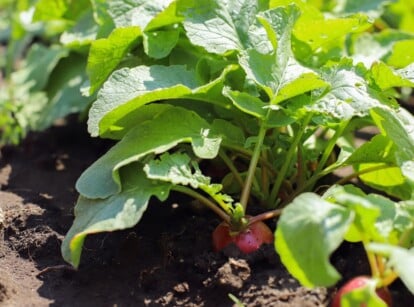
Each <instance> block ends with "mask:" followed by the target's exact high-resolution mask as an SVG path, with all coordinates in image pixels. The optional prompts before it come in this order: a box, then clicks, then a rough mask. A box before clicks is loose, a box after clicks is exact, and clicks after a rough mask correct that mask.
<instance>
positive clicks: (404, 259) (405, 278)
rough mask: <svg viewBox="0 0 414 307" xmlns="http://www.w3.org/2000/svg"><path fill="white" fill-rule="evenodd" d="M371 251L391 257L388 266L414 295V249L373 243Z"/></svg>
mask: <svg viewBox="0 0 414 307" xmlns="http://www.w3.org/2000/svg"><path fill="white" fill-rule="evenodd" d="M368 248H369V250H370V251H373V252H375V253H378V254H382V255H385V256H387V257H389V261H388V264H389V265H390V266H391V267H392V269H393V270H394V271H395V272H396V273H397V274H398V276H399V277H400V279H401V280H402V282H403V283H404V284H405V286H406V287H407V288H408V289H409V290H410V292H411V293H413V294H414V248H410V249H405V248H402V247H398V246H393V245H385V244H378V243H371V244H370V245H369V246H368Z"/></svg>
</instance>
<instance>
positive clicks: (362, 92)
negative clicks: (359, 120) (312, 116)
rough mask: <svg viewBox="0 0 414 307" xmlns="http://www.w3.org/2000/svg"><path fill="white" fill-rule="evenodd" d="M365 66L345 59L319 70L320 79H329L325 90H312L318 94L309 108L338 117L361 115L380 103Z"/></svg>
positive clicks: (344, 118) (345, 117) (314, 94)
mask: <svg viewBox="0 0 414 307" xmlns="http://www.w3.org/2000/svg"><path fill="white" fill-rule="evenodd" d="M365 74H366V72H365V70H364V69H363V68H362V67H360V66H354V65H353V64H352V61H350V60H347V59H344V60H342V61H341V62H340V63H339V64H337V65H333V66H332V67H326V68H324V69H323V70H322V76H323V79H324V80H326V81H327V82H329V83H330V85H331V87H330V88H329V89H328V90H319V91H314V92H313V93H312V95H313V96H314V97H318V98H316V99H315V103H314V104H313V105H311V106H309V107H307V108H308V110H312V111H315V112H318V113H321V114H325V115H328V116H332V117H334V118H337V119H340V120H347V119H350V118H352V117H355V116H358V117H363V116H367V115H368V114H369V111H370V110H371V109H372V108H374V107H379V106H382V105H383V103H382V102H381V100H380V95H379V94H378V93H377V92H375V91H374V90H373V89H371V88H370V87H369V84H368V83H367V81H366V79H365V78H366V77H365Z"/></svg>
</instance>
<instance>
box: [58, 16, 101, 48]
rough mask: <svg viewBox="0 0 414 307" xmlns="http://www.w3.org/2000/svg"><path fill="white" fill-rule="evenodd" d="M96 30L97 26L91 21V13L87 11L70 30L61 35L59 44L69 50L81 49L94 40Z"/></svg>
mask: <svg viewBox="0 0 414 307" xmlns="http://www.w3.org/2000/svg"><path fill="white" fill-rule="evenodd" d="M98 30H99V29H98V25H97V24H96V23H95V20H94V19H93V11H92V10H88V11H87V12H85V13H84V14H83V15H82V16H81V17H80V18H79V20H78V21H77V23H76V24H75V25H74V26H73V27H72V28H70V29H68V30H67V31H65V32H63V33H62V35H61V37H60V42H61V43H62V44H63V45H66V46H67V47H70V48H81V47H83V46H87V45H89V44H91V43H92V42H93V41H94V40H95V39H96V36H97V34H98Z"/></svg>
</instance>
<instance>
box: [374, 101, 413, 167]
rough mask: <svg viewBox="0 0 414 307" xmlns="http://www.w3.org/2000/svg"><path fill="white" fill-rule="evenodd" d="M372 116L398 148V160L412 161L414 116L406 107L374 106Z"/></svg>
mask: <svg viewBox="0 0 414 307" xmlns="http://www.w3.org/2000/svg"><path fill="white" fill-rule="evenodd" d="M371 117H372V118H373V120H374V121H375V123H376V125H377V126H378V128H379V129H380V130H381V133H382V134H383V135H385V136H387V137H388V138H390V139H391V140H392V141H393V142H394V143H395V144H396V145H397V148H398V151H397V153H396V154H397V158H398V159H397V161H400V162H402V161H410V160H412V159H413V157H414V117H413V116H412V115H411V114H410V113H409V112H408V111H407V110H405V109H403V108H399V109H397V110H394V109H389V108H373V109H372V110H371Z"/></svg>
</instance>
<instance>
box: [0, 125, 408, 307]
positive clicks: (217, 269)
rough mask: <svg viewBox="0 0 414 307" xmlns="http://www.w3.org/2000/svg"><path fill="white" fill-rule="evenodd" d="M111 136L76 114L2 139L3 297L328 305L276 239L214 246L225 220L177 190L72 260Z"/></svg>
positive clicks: (26, 301) (403, 299)
mask: <svg viewBox="0 0 414 307" xmlns="http://www.w3.org/2000/svg"><path fill="white" fill-rule="evenodd" d="M109 145H110V144H108V143H107V142H102V141H99V140H91V139H90V138H89V137H88V136H87V135H86V133H85V129H84V127H82V125H79V124H75V125H73V124H69V125H62V126H57V127H54V128H52V129H49V130H48V131H46V132H43V133H36V134H31V135H30V136H29V137H28V138H27V139H26V140H25V141H24V142H23V144H22V145H21V146H19V147H5V148H3V149H2V157H1V160H0V186H1V191H0V210H1V211H0V222H1V219H2V216H3V217H4V221H3V227H1V226H0V305H1V306H59V307H61V306H68V307H69V306H70V307H72V306H103V307H105V306H232V305H235V306H237V305H236V304H235V303H234V301H233V300H231V299H230V297H229V294H230V295H233V296H234V298H236V300H239V301H240V302H241V303H243V304H244V305H245V306H302V307H303V306H305V307H306V306H309V307H311V306H328V305H329V301H330V298H331V296H332V294H333V292H334V289H325V288H317V289H312V290H310V289H305V288H303V287H301V286H299V284H298V283H297V282H296V281H295V280H294V279H293V278H292V277H291V276H290V275H289V274H288V273H287V272H286V270H285V269H284V268H283V266H282V265H281V263H280V261H279V259H278V256H277V255H276V253H275V251H274V249H273V247H272V246H266V247H264V248H263V249H261V250H260V251H258V252H257V253H254V254H252V255H249V256H242V255H240V254H238V253H237V251H236V250H234V249H233V248H232V247H230V248H228V249H227V250H225V251H224V252H222V253H214V252H212V251H211V243H210V234H211V231H212V230H213V228H214V227H215V226H216V225H217V224H218V222H219V221H218V220H217V219H216V218H215V216H213V215H211V214H210V213H209V212H198V211H195V210H194V209H193V208H192V207H191V205H190V204H189V201H188V200H186V199H182V198H179V197H178V196H174V195H173V196H172V197H170V200H169V201H167V202H165V203H157V202H155V201H154V202H153V203H152V204H151V205H150V207H149V209H148V210H147V212H146V213H145V215H144V217H143V219H142V220H141V222H140V223H139V224H138V225H137V226H136V227H135V228H133V229H129V230H126V231H120V232H114V233H107V234H100V235H95V236H90V237H88V238H87V240H86V242H85V248H84V252H83V255H82V262H81V266H80V268H79V269H78V270H76V271H75V270H73V269H72V268H71V267H70V266H68V265H67V264H66V263H65V262H64V261H63V260H62V258H61V255H60V244H61V241H62V238H63V236H64V235H65V233H66V232H67V230H68V229H69V227H70V225H71V223H72V220H73V214H72V213H73V206H74V204H75V202H76V198H77V193H76V191H75V190H74V184H75V181H76V179H77V178H78V176H79V175H80V174H81V172H82V171H83V170H84V169H85V168H86V167H87V166H88V165H90V164H91V163H92V162H93V161H94V160H95V159H96V158H97V157H99V156H100V155H101V154H102V153H103V152H105V150H106V149H107V148H108V146H109ZM0 224H1V223H0ZM271 226H273V227H274V225H271ZM3 238H4V239H3ZM332 261H333V263H334V264H335V265H336V266H337V268H338V269H339V270H340V271H341V272H342V273H343V274H344V276H345V278H350V277H351V276H354V275H356V274H361V273H367V265H366V263H365V258H364V254H363V253H362V251H361V248H360V247H359V246H357V245H344V246H343V247H342V248H341V249H340V250H339V251H337V252H336V253H335V255H334V256H333V258H332ZM391 291H392V295H393V297H394V300H395V306H410V305H411V306H412V305H413V302H414V297H413V296H411V295H410V294H409V293H408V291H407V290H406V289H405V288H404V286H403V285H402V284H401V283H396V284H395V285H394V286H393V287H392V289H391ZM239 306H242V305H241V304H240V305H239Z"/></svg>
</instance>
